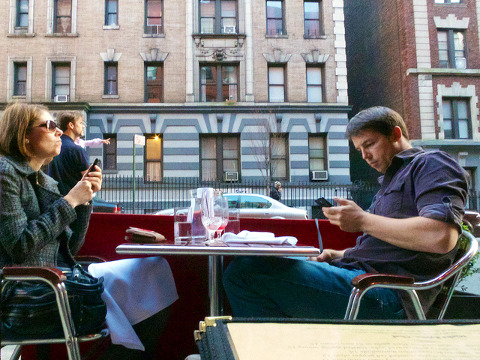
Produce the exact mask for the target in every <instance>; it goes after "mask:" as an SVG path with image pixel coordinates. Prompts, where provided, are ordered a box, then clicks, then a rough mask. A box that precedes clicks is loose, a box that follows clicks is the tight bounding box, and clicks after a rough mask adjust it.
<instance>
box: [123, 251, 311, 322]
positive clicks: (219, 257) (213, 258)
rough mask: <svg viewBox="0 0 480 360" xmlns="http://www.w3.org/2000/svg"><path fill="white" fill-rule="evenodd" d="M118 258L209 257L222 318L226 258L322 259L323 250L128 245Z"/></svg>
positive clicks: (216, 309) (213, 306)
mask: <svg viewBox="0 0 480 360" xmlns="http://www.w3.org/2000/svg"><path fill="white" fill-rule="evenodd" d="M116 252H117V253H118V254H128V255H203V256H208V257H209V260H210V261H209V282H208V292H209V296H210V316H217V315H221V310H220V306H221V304H220V301H219V290H218V285H219V284H221V281H222V270H223V269H222V267H223V256H224V255H234V256H235V255H241V256H301V257H302V256H304V257H309V256H318V255H320V250H319V249H317V248H315V247H313V246H291V245H265V244H255V245H254V244H248V245H247V244H228V245H221V246H211V245H210V246H206V245H173V244H136V243H125V244H121V245H118V246H117V248H116ZM219 269H220V271H219Z"/></svg>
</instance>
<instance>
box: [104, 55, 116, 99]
mask: <svg viewBox="0 0 480 360" xmlns="http://www.w3.org/2000/svg"><path fill="white" fill-rule="evenodd" d="M104 88H105V89H104V95H118V63H117V62H114V61H111V62H105V85H104Z"/></svg>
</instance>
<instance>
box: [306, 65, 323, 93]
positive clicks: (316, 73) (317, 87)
mask: <svg viewBox="0 0 480 360" xmlns="http://www.w3.org/2000/svg"><path fill="white" fill-rule="evenodd" d="M322 79H323V68H322V67H320V66H307V102H323V93H324V91H323V81H322Z"/></svg>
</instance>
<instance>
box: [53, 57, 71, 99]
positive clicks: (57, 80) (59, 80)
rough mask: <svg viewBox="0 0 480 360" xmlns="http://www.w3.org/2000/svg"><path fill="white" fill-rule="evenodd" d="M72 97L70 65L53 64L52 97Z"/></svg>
mask: <svg viewBox="0 0 480 360" xmlns="http://www.w3.org/2000/svg"><path fill="white" fill-rule="evenodd" d="M62 95H63V96H67V98H69V97H70V64H69V63H53V64H52V97H53V99H55V97H56V96H62Z"/></svg>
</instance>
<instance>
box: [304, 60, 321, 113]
mask: <svg viewBox="0 0 480 360" xmlns="http://www.w3.org/2000/svg"><path fill="white" fill-rule="evenodd" d="M309 69H318V70H320V81H321V83H320V85H318V84H312V83H309V77H308V70H309ZM305 70H306V74H305V75H306V79H305V82H306V88H307V103H313V102H318V101H309V97H308V94H309V91H308V90H309V89H312V88H320V91H321V101H320V102H322V103H323V102H325V66H324V65H323V64H315V65H313V64H307V66H306V68H305Z"/></svg>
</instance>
